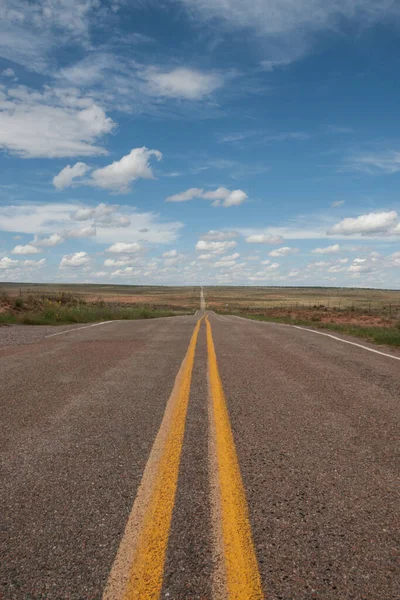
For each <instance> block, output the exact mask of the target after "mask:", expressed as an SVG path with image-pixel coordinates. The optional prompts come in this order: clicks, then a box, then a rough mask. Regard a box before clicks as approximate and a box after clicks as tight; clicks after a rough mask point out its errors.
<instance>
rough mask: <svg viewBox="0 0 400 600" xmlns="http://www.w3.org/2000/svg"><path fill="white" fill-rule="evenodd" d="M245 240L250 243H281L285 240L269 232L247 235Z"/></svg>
mask: <svg viewBox="0 0 400 600" xmlns="http://www.w3.org/2000/svg"><path fill="white" fill-rule="evenodd" d="M245 241H246V242H247V243H248V244H281V243H282V242H283V237H282V236H280V235H271V234H268V233H255V234H253V235H249V236H248V237H246V239H245Z"/></svg>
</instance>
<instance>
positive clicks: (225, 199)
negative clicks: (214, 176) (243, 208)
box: [202, 187, 248, 208]
mask: <svg viewBox="0 0 400 600" xmlns="http://www.w3.org/2000/svg"><path fill="white" fill-rule="evenodd" d="M202 197H203V198H205V199H206V200H213V203H212V205H213V206H224V207H225V208H228V207H229V206H239V205H240V204H243V202H246V200H247V199H248V195H247V194H246V193H245V192H243V190H233V191H229V190H228V189H227V188H225V187H220V188H218V189H217V190H215V191H214V192H206V193H204V194H203V195H202Z"/></svg>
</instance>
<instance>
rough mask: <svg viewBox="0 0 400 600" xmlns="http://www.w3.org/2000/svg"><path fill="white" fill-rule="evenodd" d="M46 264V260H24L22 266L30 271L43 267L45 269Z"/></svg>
mask: <svg viewBox="0 0 400 600" xmlns="http://www.w3.org/2000/svg"><path fill="white" fill-rule="evenodd" d="M46 263H47V261H46V259H45V258H41V259H40V260H24V261H23V262H22V263H21V264H22V266H24V267H27V268H30V269H40V268H42V267H45V266H46Z"/></svg>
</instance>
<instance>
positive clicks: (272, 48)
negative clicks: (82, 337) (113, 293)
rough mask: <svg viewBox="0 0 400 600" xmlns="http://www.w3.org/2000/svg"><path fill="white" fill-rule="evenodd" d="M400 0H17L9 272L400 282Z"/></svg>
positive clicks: (8, 33)
mask: <svg viewBox="0 0 400 600" xmlns="http://www.w3.org/2000/svg"><path fill="white" fill-rule="evenodd" d="M399 50H400V2H399V1H398V0H382V1H381V2H379V3H377V2H375V0H374V1H373V0H337V1H336V2H326V0H252V2H251V3H250V2H249V3H247V2H243V1H242V0H163V1H158V0H136V1H128V0H107V1H106V0H37V1H27V0H4V1H3V3H2V5H1V7H0V148H1V155H0V161H1V179H0V281H38V282H40V281H48V282H52V281H65V282H69V281H71V282H93V283H95V282H102V283H124V284H126V283H133V284H182V285H184V284H188V285H194V284H204V285H210V284H240V285H242V284H248V285H326V286H352V287H358V286H367V287H388V288H398V289H400V197H399V183H400V122H399V117H398V114H399V108H398V107H399V99H400V79H399V71H400V52H399Z"/></svg>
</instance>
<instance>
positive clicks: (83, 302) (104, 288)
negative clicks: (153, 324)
mask: <svg viewBox="0 0 400 600" xmlns="http://www.w3.org/2000/svg"><path fill="white" fill-rule="evenodd" d="M198 306H199V289H198V288H197V289H196V290H195V291H194V288H163V287H156V286H154V287H147V286H116V285H89V284H88V285H84V284H76V285H73V284H12V283H0V325H1V324H12V323H15V324H18V323H23V324H26V325H58V324H67V323H90V322H96V321H109V320H110V321H111V320H113V319H149V318H155V317H169V316H174V315H184V314H191V313H194V312H195V310H196V309H197V308H198Z"/></svg>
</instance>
